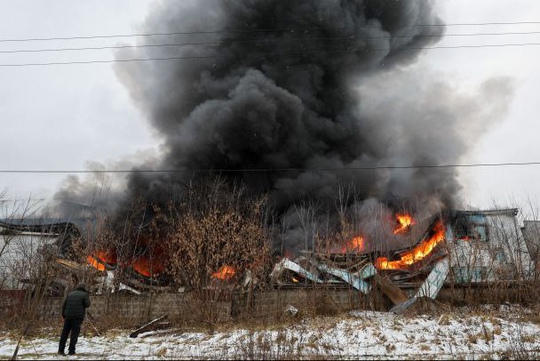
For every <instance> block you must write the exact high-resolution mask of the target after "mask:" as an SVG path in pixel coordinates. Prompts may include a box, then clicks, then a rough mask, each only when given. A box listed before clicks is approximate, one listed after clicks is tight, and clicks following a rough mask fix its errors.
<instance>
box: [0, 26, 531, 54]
mask: <svg viewBox="0 0 540 361" xmlns="http://www.w3.org/2000/svg"><path fill="white" fill-rule="evenodd" d="M534 34H540V31H527V32H506V33H463V34H444V37H445V38H446V37H474V36H508V35H512V36H513V35H534ZM439 37H441V35H418V36H416V38H439ZM408 38H410V36H399V35H396V36H392V37H391V39H408ZM354 39H356V36H355V35H348V36H341V37H324V38H312V39H309V40H310V41H321V40H329V41H336V40H354ZM363 39H369V40H378V39H390V38H389V37H388V36H367V37H365V38H363ZM264 41H268V40H266V39H249V40H232V41H223V42H216V41H212V42H188V43H157V44H138V45H131V44H127V45H112V46H99V47H79V48H43V49H18V50H0V54H22V53H46V52H65V51H85V50H112V49H125V48H130V49H133V48H162V47H184V46H218V45H231V44H245V43H260V42H264ZM296 41H301V42H305V41H306V38H305V37H297V38H292V39H290V38H289V39H287V42H296Z"/></svg>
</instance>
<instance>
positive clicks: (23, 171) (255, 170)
mask: <svg viewBox="0 0 540 361" xmlns="http://www.w3.org/2000/svg"><path fill="white" fill-rule="evenodd" d="M536 165H540V161H532V162H501V163H462V164H457V163H456V164H424V165H388V166H382V165H377V166H361V167H341V168H340V167H319V168H245V169H241V168H235V169H204V168H198V169H109V170H103V169H100V170H30V169H0V173H4V174H6V173H12V174H96V173H97V174H106V173H115V174H118V173H188V172H189V173H227V172H231V173H244V172H248V173H261V172H299V171H349V170H353V171H354V170H381V169H431V168H435V169H437V168H439V169H440V168H484V167H524V166H536Z"/></svg>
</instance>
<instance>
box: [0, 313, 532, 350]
mask: <svg viewBox="0 0 540 361" xmlns="http://www.w3.org/2000/svg"><path fill="white" fill-rule="evenodd" d="M538 320H540V317H539V315H538V314H537V312H533V311H531V310H523V309H521V308H519V307H518V306H504V307H502V308H500V309H498V310H489V309H486V310H483V311H482V312H474V313H471V312H466V313H464V312H463V311H459V312H456V311H454V312H446V313H442V314H436V315H435V314H415V315H411V314H403V315H395V314H393V313H387V312H374V311H352V312H350V313H349V314H348V315H346V316H339V317H316V318H299V319H294V320H293V322H289V323H287V325H283V324H282V325H279V326H275V327H274V328H266V329H259V330H253V329H252V330H247V329H231V330H221V331H219V332H212V333H202V332H181V331H179V330H177V331H174V330H163V331H153V332H147V333H143V334H140V335H139V336H138V337H137V338H130V337H129V333H130V332H131V331H132V330H112V331H109V332H107V334H106V335H105V336H94V337H92V336H91V335H89V334H88V333H87V334H86V335H82V336H81V338H80V339H79V343H78V348H77V352H78V355H76V356H69V357H68V356H66V357H65V359H77V360H95V359H109V360H127V359H135V360H166V359H291V358H294V359H314V358H316V359H538V358H539V357H540V333H539V331H540V325H539V324H537V323H535V322H538ZM59 331H60V330H58V333H59ZM17 341H18V339H17V337H15V336H14V335H11V336H10V334H9V333H7V332H4V333H3V334H1V335H0V359H9V358H11V357H12V355H13V352H14V350H15V347H16V344H17ZM57 344H58V338H57V336H55V335H54V331H53V333H52V334H51V336H42V337H33V338H24V339H23V341H22V342H21V345H20V349H19V352H18V359H21V360H37V359H39V360H45V359H49V360H50V359H58V358H59V356H58V355H57V354H56V351H57Z"/></svg>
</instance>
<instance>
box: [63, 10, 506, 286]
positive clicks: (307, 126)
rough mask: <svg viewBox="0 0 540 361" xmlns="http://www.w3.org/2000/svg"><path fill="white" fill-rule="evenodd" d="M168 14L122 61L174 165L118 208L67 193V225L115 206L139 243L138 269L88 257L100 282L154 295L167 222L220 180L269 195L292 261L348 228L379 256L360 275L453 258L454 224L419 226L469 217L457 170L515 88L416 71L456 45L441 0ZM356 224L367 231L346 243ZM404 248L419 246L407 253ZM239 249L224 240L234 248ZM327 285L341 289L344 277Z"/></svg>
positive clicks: (112, 216)
mask: <svg viewBox="0 0 540 361" xmlns="http://www.w3.org/2000/svg"><path fill="white" fill-rule="evenodd" d="M154 6H155V8H153V10H152V11H151V12H150V13H149V15H148V17H147V19H146V21H145V23H144V24H142V27H141V31H142V32H146V33H148V34H152V36H142V37H139V38H138V43H137V44H136V45H135V46H133V47H128V46H126V47H122V49H121V50H119V51H118V53H116V57H117V59H118V60H119V61H118V62H117V64H115V72H116V74H117V75H118V79H119V80H120V81H121V82H122V83H123V84H124V85H125V86H126V89H127V91H128V92H129V94H130V96H131V98H132V99H133V101H134V103H135V104H136V105H137V106H138V107H139V108H140V110H141V112H142V113H143V114H144V115H145V117H146V118H147V119H148V121H149V123H150V124H151V126H152V127H153V128H154V129H155V131H156V133H157V134H158V135H159V136H160V137H161V141H162V146H161V149H162V153H161V154H160V155H159V157H158V159H152V160H151V161H148V162H141V163H139V164H132V169H131V172H128V174H127V176H126V178H125V179H123V182H122V184H118V185H115V187H112V188H111V191H110V192H108V193H107V194H101V195H96V194H98V193H99V192H96V191H95V185H93V184H92V185H91V186H86V185H87V183H85V182H83V181H82V180H79V179H78V178H76V177H75V176H72V177H71V178H70V182H69V183H68V185H66V186H65V187H63V188H62V189H60V190H59V191H58V192H57V194H56V199H57V200H58V201H59V203H58V205H59V207H58V208H57V211H58V212H59V213H60V214H61V215H66V214H69V212H71V209H68V208H66V207H65V205H66V204H75V203H78V204H87V203H89V202H90V200H91V201H92V202H93V204H94V205H96V206H100V207H104V208H107V218H108V224H109V225H110V230H111V233H112V238H113V239H122V240H123V241H125V242H128V243H129V244H128V245H127V246H129V247H126V248H129V250H130V252H131V253H130V257H128V258H125V257H124V256H125V254H124V255H122V257H119V254H118V250H119V248H118V247H117V248H116V249H99V250H97V252H94V253H92V254H89V255H87V256H88V259H87V261H88V262H89V264H91V265H92V266H93V267H94V268H95V269H97V270H99V271H102V272H107V271H112V270H117V269H130V270H133V272H134V273H133V274H134V275H136V276H137V277H138V276H141V277H142V278H141V279H142V280H144V281H147V280H152V282H155V280H156V277H154V276H156V275H157V274H159V273H160V270H159V269H157V268H156V267H159V266H158V263H157V262H155V260H157V259H160V257H161V256H163V255H164V254H173V253H174V250H172V251H171V249H170V247H168V248H167V246H168V245H169V243H170V240H171V239H172V237H170V236H171V235H170V234H165V233H166V232H165V231H164V228H165V227H162V223H159V222H160V221H161V220H162V219H163V217H161V215H162V213H159V212H163V211H164V210H171V209H172V210H173V212H177V211H176V210H177V209H179V208H180V205H181V204H183V203H185V202H186V198H189V196H190V194H189V191H190V189H191V188H190V186H191V185H193V184H204V183H205V182H207V181H208V179H209V178H215V177H219V178H220V179H223V180H225V181H226V182H227V183H228V184H230V185H233V184H237V183H241V184H242V185H244V186H245V189H246V194H248V195H249V196H252V197H259V196H263V195H264V196H265V195H268V201H269V204H270V207H271V209H272V217H269V218H271V219H272V226H273V227H275V230H276V231H275V232H273V233H272V235H273V238H272V241H273V246H274V248H275V249H276V251H277V252H278V253H280V257H284V256H287V255H288V254H293V255H299V254H300V252H302V251H308V252H317V251H318V250H317V247H318V243H317V237H319V236H321V235H328V237H329V235H330V234H331V233H332V232H334V231H335V230H336V229H337V230H338V231H340V232H342V234H343V236H348V235H350V236H351V238H350V239H351V240H352V241H351V242H352V243H350V244H345V245H340V246H341V247H345V253H361V252H360V251H364V250H366V251H368V252H367V254H370V255H371V256H370V257H371V258H373V257H375V253H376V252H381V254H380V255H377V256H376V257H375V258H373V259H371V258H369V257H368V258H367V259H368V261H366V262H368V263H365V264H362V265H357V266H358V267H359V269H358V270H355V271H360V270H364V271H365V272H366V274H365V275H366V277H367V274H370V273H372V272H373V268H372V267H375V268H376V269H377V272H381V270H382V269H383V268H384V267H386V268H389V269H392V272H403V270H404V269H405V268H407V269H408V268H410V267H414V265H415V262H413V261H414V260H415V257H417V254H416V253H415V252H417V251H418V250H420V248H419V249H415V250H414V252H413V253H410V251H409V250H406V251H404V252H405V253H403V254H401V253H399V254H397V255H399V257H398V258H395V256H396V254H392V253H389V252H390V251H395V250H396V249H401V248H403V247H409V246H411V244H412V245H415V243H414V242H419V243H420V244H419V246H421V251H422V252H425V253H429V254H435V253H433V252H439V250H440V246H438V244H439V243H440V242H439V241H440V240H441V239H444V240H446V241H448V239H449V238H448V228H447V223H446V221H447V220H448V219H447V218H444V219H443V221H441V222H443V223H440V224H439V223H435V224H429V225H428V226H426V228H423V227H422V225H424V223H421V221H422V222H424V221H425V220H430V219H431V218H430V217H431V216H432V215H433V214H438V213H443V212H447V211H448V210H451V209H456V208H457V207H458V206H459V205H460V202H461V198H460V190H461V184H460V182H459V180H458V176H459V174H458V172H457V169H455V168H453V167H447V166H444V165H448V164H457V163H459V161H460V160H461V159H463V158H464V157H465V156H466V155H467V153H468V152H469V151H470V150H471V145H472V144H474V142H470V141H469V140H470V139H476V138H477V137H479V136H480V135H481V134H480V132H481V131H485V130H486V129H488V128H489V125H490V124H491V123H493V121H494V120H496V119H499V118H500V117H502V116H503V115H504V114H505V110H506V106H507V105H508V103H509V99H508V94H511V93H512V92H511V89H510V87H509V84H508V83H507V82H506V81H505V80H504V79H489V80H488V81H486V82H485V83H484V84H482V85H481V86H479V88H478V90H477V91H475V92H474V93H473V94H466V93H465V92H463V91H461V90H460V89H457V88H455V87H454V86H453V85H451V84H450V82H447V81H446V80H445V78H444V76H442V75H441V76H433V74H431V73H430V72H429V71H427V70H426V69H419V68H417V67H415V63H416V61H417V60H418V59H419V58H420V57H421V56H422V54H423V52H424V51H425V50H426V49H427V48H429V46H431V45H433V44H435V43H436V42H437V41H438V40H439V39H441V37H442V36H443V35H444V32H445V26H444V24H443V23H442V21H441V19H440V18H439V17H438V16H437V13H436V8H435V5H434V4H433V2H431V1H429V0H419V1H394V0H348V1H339V2H338V1H327V0H299V1H292V2H285V1H281V0H269V1H251V0H239V1H234V2H230V1H217V2H216V1H214V0H199V1H193V2H176V1H170V2H159V3H156V4H155V5H154ZM201 24H205V26H209V25H208V24H212V25H211V26H212V29H210V30H209V29H208V28H202V27H201ZM125 59H144V61H137V62H126V61H122V60H125ZM493 99H496V101H486V100H493ZM119 164H122V167H125V162H124V161H121V162H120V161H119ZM100 174H103V173H100ZM213 194H214V193H212V192H208V196H210V195H213ZM206 199H207V200H208V197H207V198H206ZM66 201H69V202H66ZM188 201H189V199H188ZM201 202H203V201H202V200H201ZM141 204H142V206H141ZM336 204H337V207H336ZM191 205H192V206H193V207H192V209H193V208H196V205H193V204H191ZM374 206H376V207H378V209H380V211H378V214H377V216H376V217H373V216H372V214H371V213H370V211H371V210H372V209H374ZM405 210H407V211H408V213H411V214H412V215H414V218H415V219H418V221H417V222H418V223H416V224H413V223H412V222H411V220H410V219H409V220H407V219H406V218H404V219H403V223H401V221H400V223H399V224H400V228H395V227H394V225H393V222H392V223H389V222H388V219H389V218H392V217H393V215H394V214H396V213H401V212H403V211H405ZM177 213H178V212H177ZM329 214H333V215H335V217H328V215H329ZM344 214H353V215H354V216H355V217H356V219H357V220H359V221H358V222H359V224H356V225H355V226H354V227H352V229H345V227H344V226H343V224H341V223H340V219H339V218H340V217H341V216H342V215H344ZM244 215H245V214H244ZM184 216H185V215H184V214H180V215H179V217H178V219H182V217H184ZM151 225H153V227H154V229H153V230H151ZM323 225H328V226H327V227H326V226H323ZM325 227H326V228H325ZM156 229H157V231H156ZM417 230H421V231H418V232H420V233H422V232H428V233H429V234H430V235H429V236H426V237H428V238H427V239H426V237H424V236H423V234H420V235H417V234H416V233H414V232H417ZM356 231H362V232H364V233H365V234H361V235H358V234H355V232H356ZM156 232H157V233H156ZM160 232H161V234H158V233H160ZM394 232H395V233H394ZM432 232H434V235H435V237H436V238H435V241H432V239H431V233H432ZM375 234H377V236H374V235H375ZM213 237H214V238H217V237H219V235H214V236H213ZM353 237H354V238H353ZM404 237H406V238H407V241H408V242H409V243H411V244H405V245H403V244H402V242H401V241H402V240H403V238H404ZM452 237H453V236H452ZM231 239H234V237H231V238H223V242H225V243H226V242H236V241H232V240H231ZM347 240H348V239H347ZM444 243H446V242H444ZM383 246H384V247H383ZM431 247H433V249H431ZM383 248H384V249H383ZM163 249H168V250H169V251H171V252H170V253H166V252H165V253H164V251H163ZM382 251H384V252H382ZM374 252H375V253H374ZM407 252H409V253H407ZM333 253H335V252H333ZM383 253H384V254H383ZM201 257H202V256H201ZM401 257H403V258H401ZM285 258H287V259H289V257H285ZM291 258H292V257H291ZM249 261H253V260H251V259H250V260H249ZM284 262H285V261H284ZM291 262H292V260H291ZM411 262H412V263H411ZM368 264H371V266H368ZM288 265H291V264H288ZM226 266H228V265H227V264H220V265H216V267H213V268H212V269H211V270H209V271H208V272H207V273H208V274H209V275H212V274H216V275H217V276H222V277H226V276H227V277H228V275H230V274H231V271H228V270H227V269H223V270H222V269H221V268H220V267H226ZM366 267H367V268H366ZM329 272H333V273H335V274H338V275H337V276H336V275H335V274H334V276H333V277H337V278H341V279H342V280H343V277H341V271H335V270H330V271H329ZM389 272H390V270H389ZM327 273H328V272H327ZM345 277H348V276H345ZM158 278H159V277H158ZM360 280H362V281H365V278H362V279H360ZM358 284H361V283H360V282H359V283H358Z"/></svg>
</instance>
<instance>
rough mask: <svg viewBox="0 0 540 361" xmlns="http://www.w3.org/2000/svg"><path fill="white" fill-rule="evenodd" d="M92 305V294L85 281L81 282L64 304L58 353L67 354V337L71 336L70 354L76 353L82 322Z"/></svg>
mask: <svg viewBox="0 0 540 361" xmlns="http://www.w3.org/2000/svg"><path fill="white" fill-rule="evenodd" d="M88 307H90V295H89V292H88V290H87V289H86V285H85V284H84V283H80V284H79V285H78V286H77V287H75V289H74V290H73V291H71V292H70V293H69V294H68V295H67V297H66V299H65V300H64V303H63V304H62V319H63V320H64V327H63V329H62V334H61V336H60V343H59V345H58V354H59V355H65V352H64V349H65V348H66V342H67V338H68V336H69V335H70V333H71V336H70V338H69V348H68V355H75V346H76V345H77V339H78V338H79V333H80V332H81V324H82V322H83V320H84V316H86V309H87V308H88Z"/></svg>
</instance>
